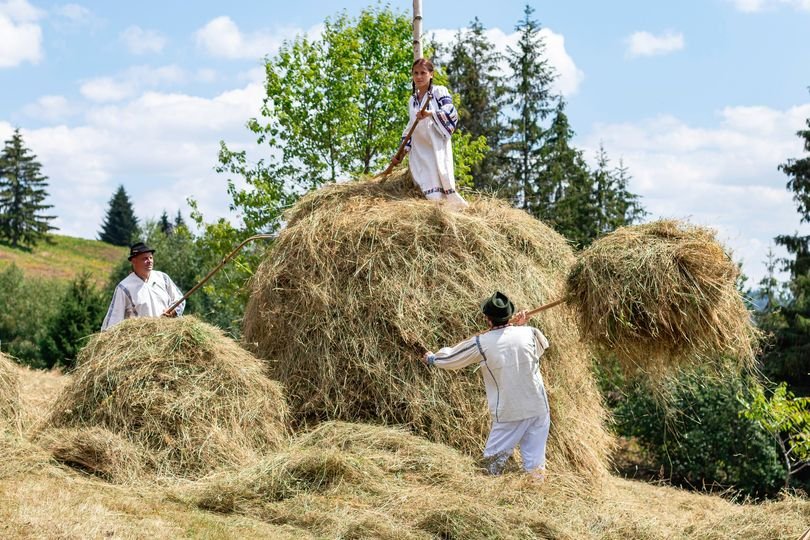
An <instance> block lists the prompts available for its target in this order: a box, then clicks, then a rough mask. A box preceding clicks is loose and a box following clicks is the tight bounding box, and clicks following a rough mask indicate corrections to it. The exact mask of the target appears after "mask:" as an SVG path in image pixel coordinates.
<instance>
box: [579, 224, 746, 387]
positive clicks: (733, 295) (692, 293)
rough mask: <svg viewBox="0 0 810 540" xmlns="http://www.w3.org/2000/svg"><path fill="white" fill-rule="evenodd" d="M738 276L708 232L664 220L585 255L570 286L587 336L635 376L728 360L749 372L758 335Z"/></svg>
mask: <svg viewBox="0 0 810 540" xmlns="http://www.w3.org/2000/svg"><path fill="white" fill-rule="evenodd" d="M738 275H739V270H738V268H737V266H736V265H735V264H734V262H733V261H732V260H731V258H730V257H729V256H728V255H727V254H726V252H725V251H724V250H723V247H722V246H721V245H720V244H719V243H718V242H717V240H716V238H715V235H714V233H713V232H712V231H711V230H709V229H706V228H702V227H697V226H693V225H688V224H685V223H682V222H678V221H672V220H664V221H656V222H652V223H648V224H644V225H637V226H632V227H624V228H621V229H618V230H616V231H615V232H613V233H611V234H608V235H606V236H605V237H603V238H601V239H600V240H597V241H596V242H594V243H593V244H592V245H591V246H590V247H589V248H587V249H586V250H584V251H583V252H582V253H581V254H580V256H579V260H578V261H577V264H576V266H575V267H574V269H573V270H572V271H571V274H570V276H569V278H568V294H569V297H568V298H569V303H572V304H574V305H575V306H576V308H577V311H578V313H579V323H580V329H581V331H582V335H583V337H584V338H585V339H587V340H588V341H590V342H592V343H594V344H595V345H596V346H597V347H598V348H600V349H602V350H604V351H605V352H609V353H614V354H615V355H616V357H617V358H618V360H619V361H620V362H621V363H622V365H623V366H624V367H625V368H626V369H628V370H636V369H639V368H640V369H642V370H643V371H646V372H649V373H657V372H660V371H663V370H665V369H666V368H667V367H669V366H672V365H683V364H688V363H689V362H690V361H696V360H698V359H706V358H710V359H711V358H718V357H719V356H720V355H727V356H731V357H734V358H737V359H739V360H740V361H741V363H742V365H744V366H747V365H750V363H751V362H752V361H753V357H754V351H753V347H754V346H755V343H756V338H757V332H756V329H755V328H754V326H753V324H752V321H751V317H750V314H749V312H748V310H747V309H746V306H745V304H744V302H743V300H742V298H741V296H740V293H739V292H738V291H737V288H736V279H737V277H738Z"/></svg>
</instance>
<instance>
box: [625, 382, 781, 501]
mask: <svg viewBox="0 0 810 540" xmlns="http://www.w3.org/2000/svg"><path fill="white" fill-rule="evenodd" d="M666 386H667V388H666V391H667V400H666V402H660V401H658V400H656V399H655V398H654V397H653V396H652V394H651V392H649V391H648V389H647V388H646V387H645V386H644V385H643V384H636V385H635V386H634V387H633V388H632V390H631V391H630V392H629V393H628V394H627V395H626V396H625V398H624V399H620V400H618V402H617V404H616V406H615V409H614V413H615V418H616V427H617V430H618V431H619V432H620V434H622V435H626V436H635V437H637V438H638V440H639V442H640V443H641V444H642V446H643V447H645V448H646V449H647V450H648V451H649V452H650V454H651V456H653V457H654V458H655V459H656V460H657V461H658V463H659V464H660V465H661V467H663V470H664V471H665V473H666V474H667V475H668V476H669V477H670V478H671V480H672V481H673V482H674V483H676V484H681V485H688V486H691V487H706V486H720V487H724V488H725V487H733V488H735V489H736V490H739V491H742V492H744V493H745V494H748V495H752V496H763V495H769V494H774V493H776V492H777V491H778V490H779V487H780V484H781V479H782V478H783V477H784V474H785V471H784V469H783V467H782V465H781V462H780V459H779V452H778V449H777V447H776V444H775V443H774V441H773V439H772V438H771V436H770V435H769V434H768V433H767V432H766V431H765V430H764V429H763V428H762V427H761V426H760V425H759V424H757V423H756V422H754V421H752V420H750V419H748V418H745V417H743V416H742V415H741V414H740V412H741V410H742V409H743V405H742V403H741V401H740V398H741V399H742V400H745V399H746V396H747V395H748V393H749V392H750V390H749V386H748V384H747V381H746V378H745V377H743V376H740V375H732V374H728V375H727V377H726V378H725V379H724V380H717V379H714V378H711V377H707V376H706V374H705V373H704V372H703V371H702V370H700V369H698V370H695V371H690V372H682V373H681V374H679V375H678V376H677V377H674V378H673V379H671V380H670V381H669V382H668V383H667V385H666Z"/></svg>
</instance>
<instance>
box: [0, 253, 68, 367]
mask: <svg viewBox="0 0 810 540" xmlns="http://www.w3.org/2000/svg"><path fill="white" fill-rule="evenodd" d="M64 289H65V286H64V284H62V283H60V282H58V281H56V280H50V279H43V278H26V277H25V275H24V274H23V271H22V270H20V269H19V268H18V267H17V266H15V265H11V266H9V267H8V268H6V269H5V270H3V271H2V272H0V349H2V351H3V352H4V353H6V354H10V355H11V356H14V357H15V358H17V359H18V360H19V361H20V362H22V363H23V364H27V365H29V366H31V367H35V368H42V367H45V362H44V360H43V357H42V354H41V351H40V348H39V344H40V341H41V340H42V338H43V337H44V336H45V334H46V333H47V325H48V321H49V320H50V319H51V317H52V316H53V315H54V313H56V311H57V309H58V307H59V302H60V300H61V297H62V294H63V292H64Z"/></svg>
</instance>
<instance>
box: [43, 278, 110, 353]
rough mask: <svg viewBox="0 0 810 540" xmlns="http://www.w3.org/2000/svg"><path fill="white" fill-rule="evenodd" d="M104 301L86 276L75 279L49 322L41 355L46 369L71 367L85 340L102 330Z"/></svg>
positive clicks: (104, 310)
mask: <svg viewBox="0 0 810 540" xmlns="http://www.w3.org/2000/svg"><path fill="white" fill-rule="evenodd" d="M105 301H106V298H105V296H104V294H102V293H101V292H100V291H99V290H98V289H97V288H96V286H95V285H94V284H93V282H92V281H91V275H90V273H89V272H85V273H83V274H81V275H80V276H79V277H77V278H76V279H74V280H73V281H72V282H71V283H70V285H69V286H68V288H67V290H66V291H65V293H64V294H63V295H62V298H61V301H60V302H59V307H58V309H57V311H56V313H54V315H53V316H52V317H51V319H50V320H49V321H48V325H47V331H46V333H45V335H44V337H43V338H42V341H41V345H40V351H41V356H42V361H43V362H44V364H45V366H46V367H48V368H51V367H54V366H59V365H61V366H66V367H73V366H74V365H75V363H76V356H77V355H78V353H79V350H80V349H81V348H82V347H83V346H84V344H85V341H86V339H87V338H88V337H89V336H91V335H92V334H95V333H96V332H98V331H99V329H100V328H101V323H102V321H103V320H104V314H105V313H106V305H105Z"/></svg>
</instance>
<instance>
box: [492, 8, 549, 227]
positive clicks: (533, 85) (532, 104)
mask: <svg viewBox="0 0 810 540" xmlns="http://www.w3.org/2000/svg"><path fill="white" fill-rule="evenodd" d="M523 13H524V17H523V19H522V20H521V21H520V22H519V23H518V24H517V26H516V27H515V30H516V31H517V32H518V33H519V35H520V37H519V38H518V43H517V46H516V47H515V48H512V47H509V49H508V53H507V57H508V61H509V67H510V69H511V76H510V77H509V80H508V86H507V91H506V102H507V105H508V106H510V107H511V109H512V113H513V114H512V118H511V120H510V122H509V128H508V130H507V143H506V144H505V145H504V150H505V151H506V156H507V157H506V161H505V171H504V172H505V173H507V177H508V178H510V179H511V181H512V182H513V192H514V197H515V203H516V204H517V206H518V207H520V208H523V209H525V210H529V211H532V206H533V205H536V203H535V202H534V198H535V197H536V196H537V182H538V181H539V179H540V174H539V173H540V171H541V159H542V156H541V147H542V145H543V135H544V129H543V121H544V120H545V119H546V117H547V116H548V115H549V114H550V113H551V111H552V110H553V106H552V104H551V100H552V95H551V83H552V82H553V81H554V78H555V77H556V74H555V72H554V68H553V67H552V66H551V65H550V64H549V62H548V59H547V58H546V57H545V43H544V41H543V37H542V36H541V35H540V23H539V22H537V21H536V20H535V19H533V18H532V14H533V13H534V9H533V8H532V7H531V6H529V5H528V4H527V5H526V8H525V10H524V12H523Z"/></svg>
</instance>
